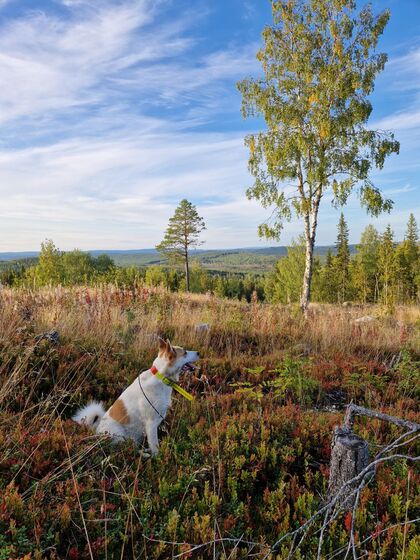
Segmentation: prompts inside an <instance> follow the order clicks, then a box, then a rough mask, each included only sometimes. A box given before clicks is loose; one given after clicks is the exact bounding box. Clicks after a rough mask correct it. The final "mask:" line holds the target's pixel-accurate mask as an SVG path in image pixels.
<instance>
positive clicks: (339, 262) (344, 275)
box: [334, 213, 350, 303]
mask: <svg viewBox="0 0 420 560" xmlns="http://www.w3.org/2000/svg"><path fill="white" fill-rule="evenodd" d="M335 246H336V256H335V258H334V271H335V276H336V280H337V290H338V292H337V296H338V297H337V299H338V301H339V302H340V303H343V301H345V300H346V299H348V297H349V295H350V249H349V229H348V227H347V224H346V221H345V219H344V215H343V213H341V216H340V220H339V222H338V235H337V241H336V244H335Z"/></svg>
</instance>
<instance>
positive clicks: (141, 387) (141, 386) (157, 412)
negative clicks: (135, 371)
mask: <svg viewBox="0 0 420 560" xmlns="http://www.w3.org/2000/svg"><path fill="white" fill-rule="evenodd" d="M137 379H138V381H139V385H140V389H141V392H142V393H143V395H144V398H145V399H146V401H147V402H148V403H149V404H150V406H151V407H152V408H153V410H154V411H155V412H156V414H158V415H159V416H160V417H161V418H162V420H165V417H164V416H162V414H161V413H160V412H159V410H158V409H157V408H156V407H155V405H154V404H153V403H152V401H151V400H150V399H149V397H148V396H147V395H146V393H145V392H144V389H143V385H142V384H141V381H140V375H139V376H138V377H137Z"/></svg>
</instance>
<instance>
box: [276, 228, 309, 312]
mask: <svg viewBox="0 0 420 560" xmlns="http://www.w3.org/2000/svg"><path fill="white" fill-rule="evenodd" d="M319 268H320V263H319V261H318V260H317V259H316V260H315V263H314V271H313V287H312V290H313V293H314V296H313V297H314V299H317V297H318V279H319ZM304 270H305V240H304V238H303V237H301V238H300V239H299V240H298V242H296V241H292V245H291V247H289V248H288V249H287V257H283V258H282V259H280V260H279V261H277V264H276V267H275V270H274V272H273V273H272V274H270V275H268V276H267V280H266V285H265V290H266V294H267V299H268V300H269V301H271V302H274V303H275V302H278V303H296V302H298V301H299V298H300V294H301V292H302V278H303V273H304Z"/></svg>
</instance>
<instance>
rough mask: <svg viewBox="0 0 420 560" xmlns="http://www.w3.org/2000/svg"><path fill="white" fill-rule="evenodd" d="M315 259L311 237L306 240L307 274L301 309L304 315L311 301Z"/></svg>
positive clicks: (305, 273) (304, 278)
mask: <svg viewBox="0 0 420 560" xmlns="http://www.w3.org/2000/svg"><path fill="white" fill-rule="evenodd" d="M313 258H314V240H313V239H311V236H309V238H308V237H307V238H306V255H305V272H304V274H303V284H302V295H301V298H300V307H301V309H302V311H303V312H304V313H306V310H307V309H308V305H309V301H310V299H311V284H312V265H313Z"/></svg>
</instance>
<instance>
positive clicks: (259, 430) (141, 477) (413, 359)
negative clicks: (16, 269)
mask: <svg viewBox="0 0 420 560" xmlns="http://www.w3.org/2000/svg"><path fill="white" fill-rule="evenodd" d="M365 315H370V316H372V317H374V320H372V321H370V322H366V323H363V322H361V323H357V322H355V320H356V319H357V318H358V317H362V316H365ZM201 323H207V324H208V325H209V330H197V329H196V326H197V325H198V324H201ZM419 327H420V309H419V307H418V306H414V305H411V306H396V307H395V309H393V313H392V314H391V315H390V314H388V313H386V312H385V311H384V310H383V309H381V308H380V307H379V306H363V307H362V306H353V307H346V308H344V307H342V306H338V305H328V304H322V305H321V304H316V305H313V306H312V307H311V309H310V311H309V313H308V316H307V317H306V318H305V317H303V316H302V315H301V314H300V312H299V311H298V310H297V309H296V308H295V307H294V306H292V305H274V304H266V303H260V302H257V301H252V302H251V303H246V302H241V301H235V300H226V299H219V298H217V297H215V296H212V295H199V294H194V295H186V294H180V293H179V294H176V293H170V292H169V291H166V290H164V289H163V288H145V287H139V288H133V289H118V288H116V287H113V286H104V287H95V288H92V287H89V288H87V287H73V288H71V287H70V288H61V287H57V288H40V289H37V290H34V291H33V290H29V289H23V288H3V289H2V290H1V291H0V379H1V389H0V560H7V559H9V558H22V559H25V560H29V559H31V560H32V559H39V560H40V559H58V558H69V559H72V560H76V559H79V558H80V559H84V558H95V559H96V558H101V559H102V558H110V559H111V558H112V559H113V558H121V559H124V558H139V559H140V558H141V559H143V558H147V559H168V558H195V559H203V560H204V559H213V558H217V559H225V560H227V559H239V558H256V559H271V560H274V559H278V560H280V559H282V560H283V559H286V558H296V559H307V560H311V559H316V558H317V557H319V556H318V541H319V529H320V524H315V525H314V526H313V527H312V528H311V529H310V531H309V532H308V534H307V535H306V538H305V539H304V540H303V541H302V543H301V545H300V547H299V548H298V550H297V551H295V552H293V555H292V556H290V554H289V551H290V546H291V544H292V538H291V537H290V538H289V537H287V538H285V539H284V540H283V541H282V542H281V543H280V544H279V545H278V546H276V547H273V545H274V543H276V542H277V541H278V539H279V538H280V537H282V536H283V535H286V534H287V533H288V532H290V531H292V530H293V529H296V528H298V527H299V526H301V525H302V524H303V523H304V522H305V521H306V520H307V519H308V518H310V517H311V515H313V514H314V512H316V511H317V510H318V509H319V508H320V507H321V505H322V504H323V503H324V500H325V496H326V491H327V484H328V474H329V460H330V453H331V438H332V432H333V428H334V426H336V425H337V424H340V423H341V422H342V419H343V409H344V406H345V405H346V404H347V403H348V402H350V401H351V400H353V401H354V402H356V403H357V404H360V405H364V406H367V407H371V408H374V409H377V410H382V411H383V412H387V413H389V414H393V415H396V416H399V417H401V418H405V419H408V420H414V421H417V422H418V421H419V420H420V414H419V412H418V399H419V396H420V328H419ZM51 330H56V331H57V332H58V334H59V339H58V341H56V340H54V339H52V340H50V339H49V338H48V337H46V338H43V337H39V335H41V334H42V333H46V332H50V331H51ZM156 335H162V336H165V337H169V338H170V339H171V340H172V341H173V342H174V343H177V344H181V345H183V346H185V347H188V348H192V349H196V350H199V351H200V354H201V355H202V356H203V358H202V360H201V362H200V368H199V370H198V371H197V372H196V373H195V374H192V375H189V376H188V375H185V376H184V377H183V378H182V380H181V384H182V385H183V387H185V388H186V389H187V390H188V391H190V392H191V393H193V394H194V396H195V400H194V401H193V402H191V403H190V402H188V401H187V400H185V399H183V398H182V397H181V396H180V395H175V396H174V400H173V406H172V408H171V411H170V414H169V416H168V418H167V421H166V422H165V424H164V426H163V427H162V430H161V434H160V440H161V448H160V452H159V454H158V456H157V457H155V458H145V457H144V456H143V451H142V449H141V448H138V447H136V446H135V445H133V444H132V443H131V442H129V441H127V442H125V443H121V444H119V445H111V444H110V442H109V441H108V440H107V439H106V438H99V437H97V436H95V435H93V434H92V433H90V432H89V431H88V430H86V429H83V428H81V427H80V426H78V425H76V424H75V423H74V422H73V421H72V420H71V419H70V418H71V415H72V413H74V411H75V410H76V409H77V407H78V406H80V405H82V404H84V403H86V401H88V400H89V399H92V398H96V399H99V400H102V401H104V402H105V403H106V404H107V405H110V404H112V402H113V401H114V400H115V398H116V397H117V396H118V395H119V394H120V392H121V391H122V390H123V389H124V388H125V387H126V386H127V384H129V383H131V381H132V380H133V379H134V378H135V376H136V375H137V374H138V373H139V372H140V371H143V370H145V369H147V368H148V367H150V365H151V363H152V360H153V358H154V357H155V355H156V340H155V337H156ZM355 429H356V431H357V432H358V433H359V434H360V435H361V436H362V437H364V438H365V439H367V440H368V441H369V442H370V444H371V449H372V454H373V455H374V454H375V453H376V451H377V449H378V448H380V446H383V445H385V444H387V443H389V442H390V441H392V440H394V439H395V438H396V437H397V436H398V435H399V434H400V433H401V431H400V429H399V428H398V427H395V426H391V425H390V424H386V423H382V422H380V421H378V420H370V419H362V418H360V419H358V420H357V422H356V427H355ZM404 451H405V452H406V453H409V454H411V455H413V456H414V455H419V442H418V439H414V440H413V441H411V443H409V444H408V445H407V446H406V447H405V449H404ZM419 483H420V473H419V470H418V468H416V467H415V464H414V463H408V462H407V461H405V460H401V461H395V462H392V463H384V464H383V465H381V466H379V467H378V469H377V471H376V476H375V478H374V480H373V481H372V482H371V483H370V484H369V486H367V487H366V488H365V489H364V490H363V492H362V495H361V501H360V506H359V508H358V511H357V514H356V517H355V519H354V520H352V519H351V514H349V513H347V514H342V515H339V516H337V518H336V519H335V520H334V521H333V522H332V523H331V524H330V525H329V526H328V528H327V529H326V532H325V536H324V540H323V545H322V550H321V556H320V557H321V558H323V559H325V560H332V559H333V558H346V557H349V558H350V556H348V552H346V551H347V543H348V540H349V531H350V525H351V523H352V521H353V522H354V525H355V535H356V548H357V553H358V556H357V557H358V558H368V559H379V558H381V559H385V560H414V559H416V558H418V557H419V551H420V538H419V536H418V531H417V529H418V525H416V523H415V522H414V520H418V518H419V517H420V501H419V486H420V485H419Z"/></svg>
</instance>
